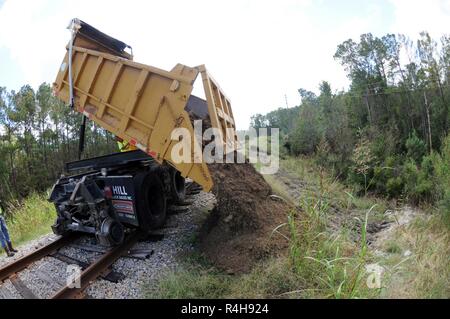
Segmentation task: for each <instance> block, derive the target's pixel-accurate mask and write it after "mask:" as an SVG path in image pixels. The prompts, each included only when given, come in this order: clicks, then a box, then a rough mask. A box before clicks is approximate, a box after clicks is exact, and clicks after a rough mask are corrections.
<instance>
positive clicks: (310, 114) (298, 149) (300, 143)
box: [291, 105, 321, 155]
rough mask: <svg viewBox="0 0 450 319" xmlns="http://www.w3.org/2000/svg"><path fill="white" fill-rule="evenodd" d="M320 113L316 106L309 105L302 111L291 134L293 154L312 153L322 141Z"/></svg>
mask: <svg viewBox="0 0 450 319" xmlns="http://www.w3.org/2000/svg"><path fill="white" fill-rule="evenodd" d="M320 138H321V132H320V128H319V114H318V111H317V109H316V107H315V106H313V105H307V106H305V107H304V108H302V110H301V111H300V117H299V120H298V123H297V127H296V129H295V130H294V132H293V133H292V136H291V150H292V152H293V154H295V155H300V154H312V153H313V152H314V151H315V150H316V147H317V145H318V144H319V142H320Z"/></svg>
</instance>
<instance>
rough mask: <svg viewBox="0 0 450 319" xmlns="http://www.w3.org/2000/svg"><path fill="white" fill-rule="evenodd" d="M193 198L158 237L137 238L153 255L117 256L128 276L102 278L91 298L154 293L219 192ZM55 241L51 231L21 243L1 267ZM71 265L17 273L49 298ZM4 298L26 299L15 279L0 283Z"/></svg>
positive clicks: (85, 255)
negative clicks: (140, 256)
mask: <svg viewBox="0 0 450 319" xmlns="http://www.w3.org/2000/svg"><path fill="white" fill-rule="evenodd" d="M189 200H191V201H192V204H190V205H189V207H186V209H181V210H180V209H177V208H174V209H173V210H171V211H169V212H168V217H167V222H166V224H165V226H164V227H163V228H162V229H159V230H157V231H155V232H154V233H155V235H157V236H150V237H149V239H148V240H145V241H141V242H138V243H137V244H136V245H135V246H134V247H133V248H132V249H146V250H152V251H153V254H152V255H151V256H150V257H149V258H147V259H136V258H130V257H122V258H120V259H118V260H117V261H116V262H115V263H114V264H113V265H112V270H113V271H115V272H117V273H119V274H122V275H124V278H123V279H122V280H120V281H119V282H117V283H113V282H110V281H107V280H104V279H101V278H100V279H97V280H96V281H95V282H93V283H92V284H91V285H90V286H89V287H88V288H87V289H86V291H85V293H86V294H87V296H88V297H90V298H114V299H140V298H145V297H149V296H148V295H146V294H147V293H148V291H149V289H151V287H152V286H155V285H156V284H157V282H158V279H159V278H161V276H164V274H166V273H167V272H168V271H170V270H173V269H176V268H177V267H178V266H179V262H178V258H177V256H178V255H179V254H180V253H185V252H189V251H191V250H192V249H193V243H192V238H193V237H194V236H195V234H196V233H197V232H198V229H199V227H200V226H201V225H200V224H201V222H202V221H203V220H204V219H205V217H206V215H207V213H208V211H209V210H210V209H212V207H213V205H214V203H215V198H214V195H212V194H210V193H204V192H200V193H199V194H196V195H193V196H191V197H190V198H189ZM153 237H154V238H153ZM155 238H156V239H155ZM55 239H56V236H55V235H53V234H48V235H45V236H42V237H40V238H38V239H35V240H33V241H30V242H28V243H26V244H24V245H22V246H20V247H19V253H17V254H16V255H15V256H14V257H12V258H6V257H4V256H3V257H1V258H0V267H3V266H5V265H6V264H9V263H11V262H13V261H15V260H17V259H19V258H21V257H22V256H25V255H26V254H29V253H31V252H32V251H34V250H35V249H36V248H39V247H42V246H44V245H45V244H47V243H49V242H50V241H53V240H55ZM93 242H94V238H93V237H89V236H83V237H82V238H80V239H79V240H77V242H76V244H78V245H83V244H93ZM59 252H60V253H62V254H64V255H66V256H68V257H71V258H74V259H77V260H79V261H82V262H85V263H92V262H93V261H94V260H95V259H97V258H98V257H100V256H101V253H98V252H90V251H86V250H82V249H80V248H76V247H71V246H68V247H64V248H62V249H60V250H59ZM67 267H68V264H67V263H65V262H63V261H60V260H59V259H56V258H53V257H45V258H43V259H42V260H39V261H38V262H36V263H34V264H33V265H31V266H30V267H29V268H27V269H25V270H23V271H21V272H20V273H19V275H18V277H19V279H20V280H21V281H22V282H23V283H24V284H25V285H26V287H27V288H28V289H29V290H31V292H32V293H33V294H34V295H35V296H36V297H37V298H49V297H51V296H52V295H53V294H54V293H55V292H56V291H57V290H58V289H60V288H61V287H62V286H63V285H65V282H66V278H67V276H68V273H67V269H68V268H67ZM144 288H145V289H144ZM3 298H22V296H21V295H20V294H19V292H18V291H17V289H16V287H15V286H14V285H13V284H12V283H11V281H10V280H6V281H5V282H4V283H2V284H1V285H0V299H3Z"/></svg>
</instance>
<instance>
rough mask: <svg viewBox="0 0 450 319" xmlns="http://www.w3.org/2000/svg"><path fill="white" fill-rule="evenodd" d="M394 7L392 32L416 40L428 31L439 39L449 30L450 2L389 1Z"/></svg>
mask: <svg viewBox="0 0 450 319" xmlns="http://www.w3.org/2000/svg"><path fill="white" fill-rule="evenodd" d="M390 1H391V3H392V4H393V5H394V8H395V9H394V10H395V12H394V14H395V23H394V24H393V25H392V32H395V33H403V34H407V35H410V36H411V37H413V38H417V36H418V35H419V33H420V32H422V31H428V32H429V33H430V35H431V36H432V37H433V38H439V37H440V36H442V35H443V34H444V33H448V32H449V30H450V0H390Z"/></svg>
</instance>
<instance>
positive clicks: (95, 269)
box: [52, 231, 142, 299]
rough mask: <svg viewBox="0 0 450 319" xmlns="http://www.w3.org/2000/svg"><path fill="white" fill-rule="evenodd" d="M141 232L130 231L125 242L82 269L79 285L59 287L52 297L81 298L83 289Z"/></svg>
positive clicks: (137, 238) (134, 240)
mask: <svg viewBox="0 0 450 319" xmlns="http://www.w3.org/2000/svg"><path fill="white" fill-rule="evenodd" d="M141 235H142V233H141V232H140V231H135V232H133V233H131V234H130V235H129V236H128V237H127V238H126V239H125V242H124V243H123V244H122V245H120V246H117V247H114V248H113V249H111V250H109V251H107V252H106V253H104V254H103V255H102V257H100V258H99V259H98V260H96V261H95V262H94V263H92V264H91V265H90V266H89V267H88V268H86V269H85V270H83V272H82V273H81V275H80V287H79V288H72V287H70V286H69V285H66V286H65V287H63V288H61V289H60V290H59V291H58V292H57V293H56V294H54V295H53V296H52V299H75V298H83V291H84V290H85V289H86V288H87V287H88V286H89V285H90V284H91V283H92V282H93V281H94V280H96V279H97V278H98V277H100V276H101V275H102V274H103V273H104V272H105V271H106V270H107V269H108V267H109V266H111V265H112V264H113V263H114V262H115V261H116V260H117V259H119V258H120V257H121V256H122V255H123V254H124V252H127V251H128V250H129V249H130V248H131V247H132V246H133V245H134V244H135V243H136V242H137V241H138V240H139V238H140V236H141Z"/></svg>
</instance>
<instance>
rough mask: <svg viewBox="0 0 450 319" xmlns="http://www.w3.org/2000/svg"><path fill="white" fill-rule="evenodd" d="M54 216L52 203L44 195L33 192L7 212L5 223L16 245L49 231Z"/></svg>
mask: <svg viewBox="0 0 450 319" xmlns="http://www.w3.org/2000/svg"><path fill="white" fill-rule="evenodd" d="M55 218H56V212H55V208H54V206H53V204H52V203H49V202H48V201H47V200H46V197H45V196H44V195H37V194H33V195H31V196H30V197H28V198H27V199H26V200H25V201H24V202H23V203H22V204H21V205H17V207H15V208H12V209H11V211H10V212H9V214H8V219H7V225H8V229H9V234H10V236H11V240H12V241H13V242H14V243H15V244H16V245H18V244H21V243H23V242H26V241H28V240H31V239H34V238H36V237H38V236H40V235H44V234H47V233H49V232H51V225H52V224H53V223H54V221H55Z"/></svg>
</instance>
